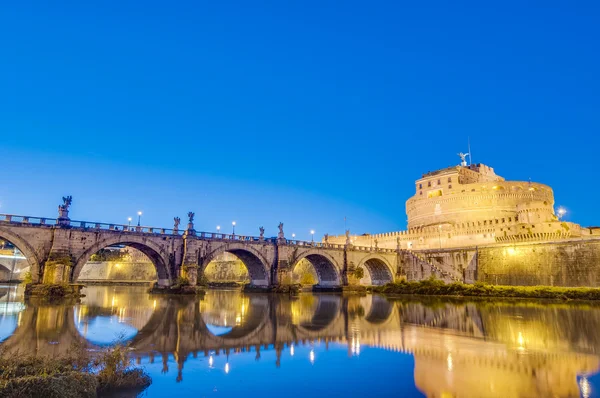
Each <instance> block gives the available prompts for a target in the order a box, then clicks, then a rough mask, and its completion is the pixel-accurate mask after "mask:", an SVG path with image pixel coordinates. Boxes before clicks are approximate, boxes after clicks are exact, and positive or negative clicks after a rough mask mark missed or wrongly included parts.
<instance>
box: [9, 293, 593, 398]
mask: <svg viewBox="0 0 600 398" xmlns="http://www.w3.org/2000/svg"><path fill="white" fill-rule="evenodd" d="M102 289H103V290H100V289H97V291H98V294H94V293H93V292H91V291H90V293H91V294H90V295H89V296H88V297H86V298H85V299H84V304H83V305H80V306H77V307H75V309H74V307H72V306H68V305H63V306H50V305H39V306H35V305H30V306H27V308H25V309H24V310H23V311H22V312H20V313H19V314H18V315H17V314H14V316H18V317H19V322H18V325H19V326H18V327H17V329H16V330H15V333H14V335H13V336H11V337H9V338H8V339H7V340H6V342H5V343H3V346H4V347H5V348H6V349H7V350H9V352H12V351H19V352H20V353H31V352H38V353H39V354H49V355H56V354H58V353H59V351H61V350H68V349H69V347H70V346H71V344H72V343H73V342H74V341H80V342H84V343H86V342H87V340H85V338H84V337H83V336H82V334H83V333H81V332H80V331H78V330H77V329H76V325H77V324H79V323H84V324H87V323H88V322H89V320H90V319H92V318H93V317H95V316H101V315H103V314H104V313H107V314H112V313H113V310H114V309H118V311H119V312H121V311H122V312H123V314H124V316H123V317H119V318H120V319H122V320H123V322H126V323H127V324H129V325H134V326H135V328H136V329H137V330H138V331H139V332H138V333H137V334H136V335H135V336H134V337H132V339H131V341H130V342H131V344H132V346H133V348H134V350H133V351H132V353H133V355H136V356H138V358H139V360H140V361H141V359H142V357H143V358H146V357H149V358H150V360H151V361H153V360H154V356H155V355H162V357H163V362H164V363H165V366H167V365H168V356H169V355H173V356H174V357H175V360H176V361H177V364H178V367H179V377H180V376H181V374H182V372H183V369H184V366H183V364H184V362H185V361H187V360H192V359H191V358H192V357H196V356H197V355H205V356H207V357H209V356H211V355H218V353H219V352H221V353H225V354H229V353H241V354H242V355H246V354H243V353H244V352H251V353H250V354H247V355H252V356H254V357H256V359H257V360H258V359H260V352H261V350H274V351H276V353H277V362H276V363H275V365H280V366H286V363H285V357H284V358H281V353H282V352H283V349H284V348H286V347H288V348H289V349H290V350H292V349H291V347H292V346H296V347H298V346H300V345H303V344H310V343H312V342H318V341H322V342H324V343H325V346H327V345H328V344H333V343H340V344H344V345H346V346H347V349H348V354H349V355H354V356H356V355H362V354H361V353H364V348H365V347H376V348H380V349H385V350H390V351H397V352H403V353H406V354H410V355H413V356H414V358H415V369H414V378H415V384H416V385H417V387H418V388H419V389H420V390H421V391H423V392H424V393H425V394H427V396H431V397H444V396H448V397H450V396H454V397H457V396H475V397H536V396H556V397H570V396H578V395H579V391H580V387H579V386H578V385H577V375H581V374H583V375H587V374H590V373H592V372H596V371H597V370H598V354H600V335H598V334H597V330H598V328H599V327H600V311H599V310H597V309H595V308H593V307H592V308H590V307H587V306H566V305H556V306H552V305H548V306H541V305H533V304H530V303H522V304H517V305H515V304H507V303H501V302H500V303H494V304H493V305H490V304H488V303H485V302H482V303H478V304H474V303H462V302H459V303H458V304H457V303H449V302H445V303H440V302H439V301H435V302H432V303H431V305H428V304H427V303H417V302H403V301H398V302H390V301H388V300H386V299H384V298H381V297H377V296H366V297H356V296H355V297H341V296H336V295H301V298H300V299H289V298H286V297H283V296H266V295H243V294H242V293H240V292H226V291H214V292H212V293H211V294H207V296H205V298H204V300H202V301H200V302H199V301H197V300H195V299H194V298H191V299H189V300H188V299H186V298H178V299H173V298H164V297H160V298H157V303H155V302H154V298H150V297H149V296H148V295H145V294H144V295H140V294H139V293H137V294H129V293H127V291H126V290H123V291H119V289H114V288H109V289H107V288H104V287H103V288H102ZM103 293H104V295H103ZM113 299H114V300H113ZM144 307H145V308H144ZM150 314H151V315H150ZM238 315H239V316H240V319H239V321H236V320H235V318H236V317H237V316H238ZM130 317H131V318H139V319H130ZM119 322H121V320H120V321H119ZM208 323H214V324H216V325H222V326H228V327H229V325H230V324H231V327H230V328H228V329H229V330H227V331H225V332H224V333H222V334H219V335H217V334H215V333H213V332H212V331H211V329H210V328H208V327H207V324H208ZM572 325H577V327H573V326H572ZM49 342H59V344H49ZM88 344H89V342H88ZM307 360H308V359H307ZM310 360H311V361H315V360H316V361H319V356H318V355H317V356H316V359H315V358H314V357H313V358H312V359H310ZM249 366H251V365H249ZM581 389H582V391H583V387H581Z"/></svg>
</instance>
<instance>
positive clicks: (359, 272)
mask: <svg viewBox="0 0 600 398" xmlns="http://www.w3.org/2000/svg"><path fill="white" fill-rule="evenodd" d="M352 276H354V277H355V278H356V279H357V280H361V279H362V278H364V277H365V270H364V269H363V268H362V267H358V268H355V269H354V271H353V272H352Z"/></svg>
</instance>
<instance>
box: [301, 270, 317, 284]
mask: <svg viewBox="0 0 600 398" xmlns="http://www.w3.org/2000/svg"><path fill="white" fill-rule="evenodd" d="M316 283H317V281H316V280H315V277H314V276H313V274H311V273H310V272H305V273H303V274H302V275H301V276H300V284H301V285H314V284H316Z"/></svg>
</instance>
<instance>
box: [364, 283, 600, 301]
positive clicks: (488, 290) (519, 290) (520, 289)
mask: <svg viewBox="0 0 600 398" xmlns="http://www.w3.org/2000/svg"><path fill="white" fill-rule="evenodd" d="M371 291H372V292H373V293H381V294H385V295H407V294H408V295H424V296H458V297H502V298H533V299H557V300H600V289H597V288H587V287H554V286H496V285H487V284H483V283H475V284H473V285H468V284H463V283H452V284H445V283H444V282H442V281H439V280H431V279H429V280H425V281H420V282H399V283H389V284H387V285H384V286H374V287H372V288H371Z"/></svg>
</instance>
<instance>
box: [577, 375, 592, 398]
mask: <svg viewBox="0 0 600 398" xmlns="http://www.w3.org/2000/svg"><path fill="white" fill-rule="evenodd" d="M579 389H580V390H581V396H582V397H583V398H589V397H590V396H591V395H592V394H591V392H592V389H591V386H590V382H589V381H588V379H587V377H585V376H583V377H582V378H581V380H579Z"/></svg>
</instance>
